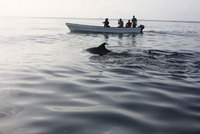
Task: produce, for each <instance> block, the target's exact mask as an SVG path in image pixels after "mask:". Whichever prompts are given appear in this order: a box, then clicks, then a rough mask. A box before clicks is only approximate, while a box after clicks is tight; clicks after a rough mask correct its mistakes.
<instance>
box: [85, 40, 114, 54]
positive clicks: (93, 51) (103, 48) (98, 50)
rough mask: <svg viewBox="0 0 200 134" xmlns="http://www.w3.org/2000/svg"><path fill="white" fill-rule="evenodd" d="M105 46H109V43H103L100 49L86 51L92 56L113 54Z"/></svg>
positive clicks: (94, 48)
mask: <svg viewBox="0 0 200 134" xmlns="http://www.w3.org/2000/svg"><path fill="white" fill-rule="evenodd" d="M105 45H107V43H103V44H101V45H100V46H98V47H93V48H88V49H86V51H88V52H90V53H92V54H98V55H100V56H103V55H105V54H108V53H110V52H111V51H110V50H108V49H106V47H105Z"/></svg>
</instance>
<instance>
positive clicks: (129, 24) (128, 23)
mask: <svg viewBox="0 0 200 134" xmlns="http://www.w3.org/2000/svg"><path fill="white" fill-rule="evenodd" d="M126 27H128V28H130V27H131V22H130V20H128V22H127V23H126Z"/></svg>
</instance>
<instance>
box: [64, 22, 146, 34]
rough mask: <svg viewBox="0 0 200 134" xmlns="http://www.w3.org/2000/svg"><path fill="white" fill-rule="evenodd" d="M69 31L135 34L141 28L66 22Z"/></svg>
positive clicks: (139, 31) (140, 31)
mask: <svg viewBox="0 0 200 134" xmlns="http://www.w3.org/2000/svg"><path fill="white" fill-rule="evenodd" d="M66 25H67V26H68V28H69V30H70V31H71V32H91V33H115V34H135V33H142V30H143V28H141V27H137V28H117V27H103V26H91V25H82V24H74V23H66Z"/></svg>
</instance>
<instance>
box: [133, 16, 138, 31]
mask: <svg viewBox="0 0 200 134" xmlns="http://www.w3.org/2000/svg"><path fill="white" fill-rule="evenodd" d="M136 26H137V19H136V18H135V16H134V15H133V18H132V27H133V28H135V27H136Z"/></svg>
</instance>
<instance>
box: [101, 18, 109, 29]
mask: <svg viewBox="0 0 200 134" xmlns="http://www.w3.org/2000/svg"><path fill="white" fill-rule="evenodd" d="M103 24H104V27H110V26H109V21H108V18H106V19H105V21H104V22H103Z"/></svg>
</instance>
